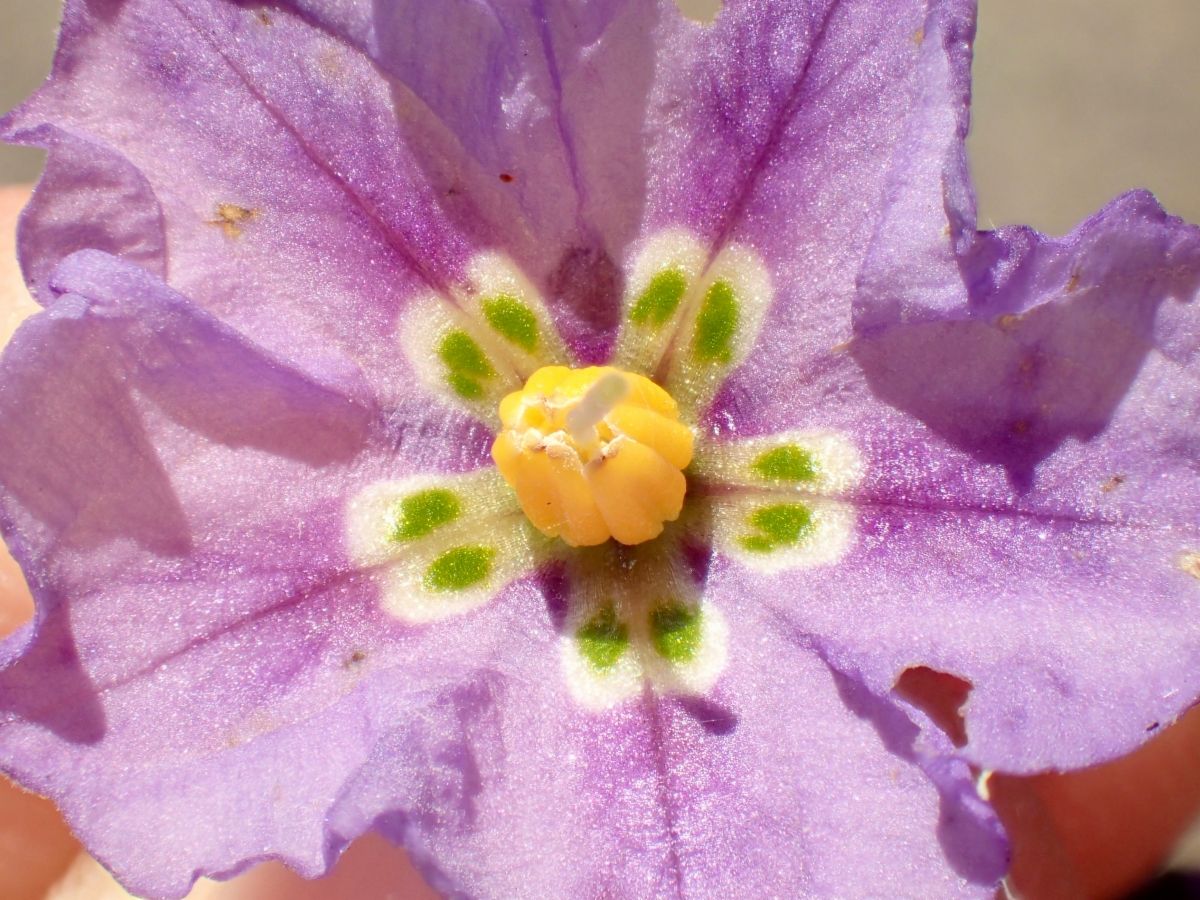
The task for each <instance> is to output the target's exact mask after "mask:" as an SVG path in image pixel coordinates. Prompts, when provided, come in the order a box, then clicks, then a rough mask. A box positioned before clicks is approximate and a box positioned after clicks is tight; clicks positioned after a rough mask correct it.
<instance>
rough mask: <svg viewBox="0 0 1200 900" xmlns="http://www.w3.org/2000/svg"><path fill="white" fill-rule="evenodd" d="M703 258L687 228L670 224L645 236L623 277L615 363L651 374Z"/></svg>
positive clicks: (668, 342) (705, 256)
mask: <svg viewBox="0 0 1200 900" xmlns="http://www.w3.org/2000/svg"><path fill="white" fill-rule="evenodd" d="M707 260H708V254H707V253H706V251H705V250H704V248H703V247H702V246H700V242H699V241H697V240H696V238H695V237H693V236H692V235H691V234H690V233H689V232H687V231H682V230H679V229H669V230H667V231H663V232H660V233H659V234H656V235H655V236H654V237H652V238H650V239H649V240H648V241H646V245H645V247H643V248H642V250H641V252H640V253H639V254H638V255H637V258H636V259H635V261H634V264H633V268H632V270H631V271H630V272H629V274H628V277H627V279H626V284H625V296H624V298H623V299H622V308H621V332H620V334H619V335H618V337H617V348H616V355H615V358H614V360H613V363H612V364H613V365H614V366H616V367H617V368H619V369H626V370H628V371H631V372H639V373H641V374H643V375H646V376H647V377H650V378H653V377H654V375H655V373H656V372H657V371H658V367H659V363H660V362H661V361H662V359H663V357H664V356H665V355H666V353H667V351H668V349H669V348H670V346H671V341H672V339H673V338H674V337H675V332H676V331H677V330H678V328H679V323H680V321H681V320H682V318H683V316H684V313H685V312H686V310H687V307H688V304H689V303H690V302H691V298H692V295H693V294H694V292H695V288H696V286H697V284H698V283H699V281H700V277H701V275H702V274H703V273H704V264H705V263H706V262H707Z"/></svg>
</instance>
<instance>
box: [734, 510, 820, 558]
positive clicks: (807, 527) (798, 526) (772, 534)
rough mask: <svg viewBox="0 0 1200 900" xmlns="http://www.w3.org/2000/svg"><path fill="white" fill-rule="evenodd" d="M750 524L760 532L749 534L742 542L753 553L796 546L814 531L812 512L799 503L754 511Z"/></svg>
mask: <svg viewBox="0 0 1200 900" xmlns="http://www.w3.org/2000/svg"><path fill="white" fill-rule="evenodd" d="M749 522H750V524H751V525H752V526H754V527H755V528H757V529H758V532H759V533H758V534H751V535H746V536H745V537H743V538H741V539H740V541H739V543H741V545H742V546H743V547H744V548H745V549H747V550H749V551H750V552H751V553H770V552H771V551H772V550H776V549H778V548H779V547H790V546H793V545H794V544H798V543H800V540H801V539H802V538H804V537H805V536H806V535H807V534H808V533H809V532H810V531H812V529H813V520H812V510H811V509H809V508H808V507H807V506H804V505H803V504H800V503H780V504H778V505H776V506H764V507H762V508H761V509H757V510H755V511H754V514H753V515H751V516H750V518H749Z"/></svg>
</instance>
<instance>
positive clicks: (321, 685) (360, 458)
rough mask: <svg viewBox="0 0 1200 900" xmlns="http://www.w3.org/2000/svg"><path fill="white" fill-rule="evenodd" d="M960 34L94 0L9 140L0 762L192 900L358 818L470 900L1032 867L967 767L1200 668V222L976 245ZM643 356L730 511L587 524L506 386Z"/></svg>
mask: <svg viewBox="0 0 1200 900" xmlns="http://www.w3.org/2000/svg"><path fill="white" fill-rule="evenodd" d="M927 7H928V8H927ZM973 28H974V4H973V3H971V2H968V0H931V2H929V3H919V2H915V0H912V2H909V0H903V2H901V0H897V2H880V0H840V2H839V0H813V2H796V0H790V2H778V3H768V2H734V0H730V2H728V3H727V5H726V7H725V9H724V10H723V11H722V12H721V14H720V15H719V16H718V18H717V19H716V21H715V23H713V24H712V25H708V26H705V25H700V24H697V23H695V22H692V21H690V20H688V19H685V18H684V17H683V16H681V15H680V14H679V13H678V11H677V10H676V8H675V6H674V5H673V4H672V3H671V2H669V0H662V2H651V0H531V2H520V0H494V2H491V3H483V2H479V0H439V2H436V3H435V2H421V0H374V2H367V0H277V2H271V3H267V4H264V5H255V4H253V3H249V2H238V0H68V3H67V9H66V13H65V21H64V24H63V31H62V38H61V43H60V48H59V54H58V57H57V59H56V62H55V68H54V72H53V75H52V77H51V79H50V81H49V83H48V84H47V85H46V87H44V88H43V89H42V91H41V92H39V93H38V94H37V95H36V96H35V97H34V98H33V99H32V100H31V101H30V102H29V103H28V104H26V105H25V106H24V107H23V108H22V109H20V110H18V111H17V112H15V113H13V114H12V115H11V116H9V117H8V118H7V119H6V120H5V122H4V134H5V136H6V137H7V138H8V139H9V140H13V141H17V142H22V143H30V144H36V145H39V146H43V147H46V148H47V149H49V151H50V158H49V163H48V166H47V171H46V175H45V177H44V178H43V180H42V183H41V185H40V186H39V188H38V191H37V193H36V195H35V198H34V201H33V203H32V205H31V207H30V208H29V209H28V210H27V212H26V214H25V216H24V219H23V220H22V226H21V233H20V237H19V243H20V253H21V259H22V264H23V266H24V270H25V273H26V277H27V280H28V282H29V284H30V286H31V289H32V290H33V292H34V294H35V296H36V298H37V299H38V300H39V302H41V303H42V305H43V306H44V307H45V308H46V309H45V312H43V313H42V314H40V315H38V316H36V317H34V318H32V319H30V320H29V321H28V322H27V323H26V324H25V325H24V326H23V327H22V329H21V330H20V331H19V332H18V334H17V336H16V337H15V338H14V340H13V342H12V344H11V345H10V346H9V347H8V349H7V350H6V351H5V354H4V356H3V360H2V362H0V527H2V529H3V533H4V537H5V540H6V541H7V542H8V545H9V547H10V548H11V550H12V552H13V554H14V556H15V557H16V558H17V559H18V560H19V561H20V563H21V565H22V567H23V568H24V571H25V573H26V575H27V578H28V580H29V582H30V586H31V588H32V590H33V593H34V596H35V599H36V602H37V616H36V618H35V621H34V622H33V623H31V624H30V625H29V626H27V627H26V628H24V629H23V630H21V631H20V632H18V633H17V634H15V635H13V636H12V637H11V638H9V639H8V640H7V641H5V642H3V643H0V665H2V666H3V667H4V668H3V669H2V670H0V709H2V710H3V719H2V724H0V767H2V768H3V769H4V770H5V771H6V772H9V773H10V774H12V775H13V776H14V777H15V778H17V779H18V780H19V781H21V782H22V783H24V784H26V785H27V786H29V787H31V788H32V789H34V790H37V791H40V792H42V793H45V794H47V795H49V796H51V797H53V798H54V799H55V800H56V801H57V802H58V803H59V805H60V806H61V808H62V809H63V811H64V812H65V813H66V815H67V817H68V818H69V820H70V821H71V823H72V825H73V827H74V828H75V829H76V831H77V832H78V833H79V835H80V837H81V838H82V839H83V840H84V842H85V844H86V845H87V846H88V848H89V849H90V850H91V851H92V852H93V853H94V854H96V855H97V856H98V857H99V858H100V859H101V860H102V861H103V862H104V863H105V864H106V865H108V866H109V867H110V868H111V869H112V870H113V871H114V872H115V873H116V874H117V876H118V877H119V878H120V879H121V880H122V881H123V882H124V883H125V884H126V885H128V886H129V887H130V889H131V890H133V891H135V892H137V893H141V894H146V895H153V896H163V897H168V896H170V897H176V896H180V895H182V894H183V893H184V892H185V891H186V890H187V889H188V886H189V885H190V884H191V882H192V881H193V880H194V879H195V878H196V877H197V876H198V875H199V874H213V875H216V876H218V877H220V876H227V875H230V874H233V873H236V872H238V871H240V870H242V869H244V868H246V867H247V866H249V865H251V864H253V863H254V862H257V861H259V860H262V859H265V858H271V857H276V858H280V859H282V860H284V861H285V862H286V863H287V864H288V865H290V866H292V867H293V868H295V869H296V870H297V871H299V872H301V873H302V874H305V875H307V876H316V875H319V874H321V873H322V872H325V871H326V870H327V869H328V868H329V866H330V865H331V864H332V861H333V860H334V859H335V858H336V856H337V854H338V853H339V852H340V850H341V849H342V848H343V847H344V846H345V845H346V844H347V843H348V842H349V841H350V840H352V839H353V838H354V837H356V836H358V835H359V834H361V833H363V832H364V831H366V830H368V829H372V828H374V829H377V830H379V831H381V832H382V833H384V834H385V835H387V836H388V837H390V838H392V839H393V840H395V841H397V842H399V843H402V844H403V845H404V846H405V847H406V848H407V849H408V851H409V853H410V854H411V856H412V857H413V859H414V860H415V862H416V863H417V864H418V866H420V867H421V869H422V870H423V872H424V873H425V875H426V877H427V878H428V879H429V881H430V883H431V884H432V885H433V886H435V888H437V889H439V890H441V891H442V892H443V893H445V894H446V895H447V896H453V897H478V898H484V897H513V896H521V897H530V898H535V897H536V898H559V897H596V898H600V897H612V898H640V897H646V898H651V897H654V898H657V897H665V896H686V897H689V898H700V897H714V898H716V897H720V898H725V897H747V898H750V897H753V898H760V897H768V896H786V897H795V896H813V897H868V896H882V895H887V896H920V897H979V898H990V897H991V896H992V894H993V891H994V886H995V883H996V881H997V880H998V879H999V878H1000V877H1001V876H1002V875H1003V873H1004V871H1005V868H1006V865H1007V847H1006V843H1005V839H1004V835H1003V833H1002V830H1001V829H1000V827H999V825H998V823H997V821H996V819H995V817H994V815H993V813H992V812H991V810H990V808H989V807H988V806H987V804H986V802H985V801H984V800H983V799H981V794H982V795H984V796H985V795H986V789H985V787H986V785H985V783H984V789H983V790H979V789H977V783H976V778H977V775H978V774H979V773H980V772H986V771H987V770H1001V771H1005V772H1032V771H1037V770H1041V769H1046V768H1066V767H1076V766H1083V765H1087V764H1090V763H1095V762H1098V761H1101V760H1105V759H1109V758H1111V757H1114V756H1117V755H1119V754H1122V753H1125V752H1127V751H1129V750H1131V749H1133V748H1134V747H1136V746H1138V745H1139V744H1140V743H1141V742H1142V741H1144V740H1145V739H1146V737H1147V736H1148V735H1149V734H1151V733H1153V731H1154V730H1155V729H1157V728H1159V727H1161V726H1162V725H1165V724H1166V723H1168V722H1170V721H1172V720H1173V719H1174V718H1175V717H1176V716H1178V715H1179V714H1180V712H1181V711H1183V710H1185V709H1187V708H1188V706H1189V705H1191V704H1192V703H1193V702H1194V701H1195V700H1196V698H1197V696H1198V695H1200V665H1198V662H1200V660H1198V657H1200V616H1197V610H1198V609H1200V516H1198V515H1197V514H1198V512H1200V430H1198V426H1197V424H1196V423H1197V416H1198V415H1200V379H1198V378H1197V371H1196V370H1197V367H1198V366H1200V325H1198V323H1197V322H1196V316H1197V308H1196V305H1195V302H1194V301H1195V298H1196V295H1197V290H1198V288H1200V230H1197V229H1196V228H1194V227H1192V226H1189V225H1186V224H1184V223H1182V222H1181V221H1180V220H1178V219H1175V218H1172V217H1169V216H1167V215H1166V214H1165V213H1164V212H1163V211H1162V209H1161V208H1160V207H1159V206H1158V204H1157V203H1156V202H1155V201H1154V199H1153V198H1152V197H1151V196H1150V195H1148V194H1145V193H1133V194H1128V195H1126V196H1124V197H1121V198H1119V199H1118V200H1116V201H1115V202H1114V203H1113V204H1111V205H1110V206H1109V207H1107V208H1106V209H1105V210H1103V211H1102V212H1101V213H1100V214H1098V215H1097V216H1095V217H1094V218H1093V219H1090V220H1089V221H1087V222H1085V223H1084V224H1083V225H1082V226H1080V228H1079V229H1078V230H1077V231H1076V232H1075V233H1073V234H1072V235H1071V236H1069V237H1067V238H1065V239H1062V240H1050V239H1047V238H1044V237H1042V236H1040V235H1037V234H1035V233H1033V232H1030V231H1028V230H1025V229H1017V228H1012V229H1002V230H1000V231H996V232H977V231H976V230H975V216H974V208H973V198H972V194H971V188H970V184H969V179H968V176H967V172H966V166H965V157H964V151H963V137H964V135H965V132H966V127H967V99H968V93H969V65H970V41H971V38H972V34H973ZM613 358H615V359H616V360H617V364H618V365H620V366H621V367H622V368H624V369H627V370H630V371H634V372H642V373H643V374H646V375H649V376H654V377H657V378H658V379H659V380H660V383H661V384H663V385H664V386H665V387H666V389H667V390H668V391H669V392H670V394H671V395H672V396H673V397H674V398H675V400H677V401H678V403H679V408H680V410H681V411H682V420H683V421H684V422H685V423H686V424H688V425H691V426H694V429H695V455H694V459H693V461H692V462H691V465H690V467H688V469H687V475H688V487H687V491H688V493H687V497H686V499H685V500H684V502H683V508H682V511H678V510H676V512H677V513H678V518H677V520H676V521H668V523H667V525H666V528H665V530H664V531H663V533H662V536H661V537H658V538H655V539H653V540H649V541H646V542H644V543H641V544H638V545H637V546H636V547H633V548H628V549H621V548H619V547H618V546H617V545H616V544H614V543H613V542H612V541H608V542H607V543H605V544H603V545H601V546H599V547H595V548H590V549H589V548H582V547H581V548H576V547H571V546H568V545H567V543H566V542H564V541H563V540H560V539H557V538H551V537H546V536H545V535H543V534H542V533H541V532H539V531H538V530H537V529H535V528H534V527H533V526H532V525H530V524H529V520H528V519H527V517H526V515H525V513H523V512H522V508H523V507H524V508H525V509H526V510H527V511H528V509H529V508H530V503H529V501H528V495H526V494H523V493H520V491H521V490H522V489H521V486H520V485H518V493H514V492H513V491H512V490H511V489H510V488H509V487H508V486H507V485H506V484H505V482H504V480H503V479H502V478H501V476H500V475H499V474H497V472H496V470H495V468H493V467H492V465H491V458H490V456H489V450H490V448H491V445H492V441H493V439H494V438H495V436H496V433H497V431H503V429H502V428H501V425H500V419H499V417H498V413H497V409H498V406H497V404H498V402H499V400H500V398H501V397H503V396H504V395H505V394H507V393H510V392H513V391H516V390H517V389H519V388H520V386H521V384H522V383H523V382H524V381H525V379H526V378H528V377H529V376H531V375H533V373H534V372H535V370H537V369H538V368H539V367H542V366H546V365H550V364H555V363H562V362H568V363H569V362H572V361H573V362H577V363H581V364H597V363H601V362H605V361H608V360H610V359H613ZM647 402H649V401H647ZM610 412H611V410H610ZM605 421H607V420H605ZM622 427H624V426H622ZM632 427H633V426H630V428H632ZM664 427H665V426H664ZM509 428H510V425H509V424H508V421H507V419H506V420H505V425H504V429H509ZM573 433H574V432H573ZM581 433H582V432H581ZM627 433H628V434H630V435H633V434H634V433H635V431H628V432H627ZM539 434H540V432H539ZM517 436H518V437H520V436H521V435H517ZM640 440H641V439H640V438H639V439H637V440H632V439H631V444H630V446H632V445H637V444H638V443H639V441H640ZM614 443H615V439H614ZM514 446H518V447H520V446H524V445H520V444H514ZM530 446H532V445H530ZM647 446H648V445H647ZM656 446H657V445H656ZM536 449H537V450H539V451H540V450H544V449H546V445H543V444H538V445H537V448H536ZM564 452H565V451H564ZM628 452H629V453H632V452H633V451H628ZM647 452H648V453H649V452H651V451H647ZM689 452H690V451H689ZM653 453H657V454H659V458H670V457H671V452H670V451H669V449H666V448H664V447H663V446H657V449H655V450H654V451H653ZM546 458H547V459H549V458H551V457H550V455H549V452H547V454H546ZM606 458H607V457H606ZM649 458H650V457H647V459H649ZM679 462H680V465H681V466H682V465H686V464H687V463H686V461H685V460H683V459H682V458H680V459H679ZM656 464H657V463H656ZM641 471H642V470H641V469H638V470H637V471H635V472H634V473H633V474H634V475H637V474H638V472H641ZM506 474H507V473H506ZM631 477H632V476H631ZM664 477H665V476H664ZM661 482H662V479H652V480H649V481H647V482H646V483H645V485H644V486H643V487H644V489H643V490H641V491H639V492H637V493H636V494H635V495H633V496H634V499H637V500H639V502H640V500H641V499H644V498H645V497H646V496H648V495H649V494H652V493H653V491H654V490H656V489H657V486H658V485H659V484H661ZM539 484H544V482H539ZM597 496H598V497H599V498H600V499H599V500H598V502H599V503H600V505H601V506H603V504H604V503H605V502H607V499H608V495H607V494H604V492H603V491H600V492H599V493H598V494H597ZM560 499H561V498H560ZM555 502H558V501H555ZM563 502H564V503H565V501H563ZM605 509H607V508H605ZM606 515H607V513H606ZM530 517H531V518H535V519H536V515H535V514H533V513H531V516H530ZM662 518H666V519H668V520H671V519H672V516H671V515H669V514H664V516H663V517H662ZM606 521H607V519H606ZM659 521H661V518H660V519H659ZM593 524H594V523H593ZM612 530H613V531H614V533H615V532H616V530H617V529H616V528H615V527H614V528H613V529H612ZM583 543H586V542H583ZM917 666H926V667H929V668H932V669H935V670H938V671H942V672H947V673H952V674H954V675H955V676H957V677H959V678H961V679H963V680H964V681H965V682H968V683H969V684H970V686H971V693H970V698H969V700H968V702H967V704H966V706H965V707H964V713H965V718H966V734H967V741H966V743H965V744H964V745H963V746H958V747H956V746H954V744H953V743H952V742H951V740H950V739H949V738H948V737H947V736H946V735H944V734H943V733H942V732H941V731H940V730H938V728H937V727H935V726H934V724H933V723H932V721H931V720H930V719H929V718H928V717H927V716H926V715H925V714H924V713H923V712H921V711H920V710H919V709H917V708H915V707H914V706H913V705H911V704H909V703H907V702H905V701H904V700H903V699H901V698H900V697H899V696H898V695H897V693H896V692H894V690H893V688H894V686H895V684H896V682H897V679H898V678H899V677H900V675H901V674H902V673H903V672H904V671H905V670H907V669H910V668H913V667H917ZM960 743H961V742H960Z"/></svg>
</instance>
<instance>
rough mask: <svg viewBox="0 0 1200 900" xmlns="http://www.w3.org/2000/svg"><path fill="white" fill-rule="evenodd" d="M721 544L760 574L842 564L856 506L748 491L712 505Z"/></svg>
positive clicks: (718, 545) (719, 547) (719, 546)
mask: <svg viewBox="0 0 1200 900" xmlns="http://www.w3.org/2000/svg"><path fill="white" fill-rule="evenodd" d="M712 517H713V518H712V528H713V537H714V539H715V542H716V548H717V550H719V551H720V552H721V553H723V554H725V555H726V556H729V557H732V558H733V559H736V560H737V561H738V562H740V563H742V564H743V565H745V566H747V567H748V568H751V569H754V570H756V571H759V572H766V573H771V572H782V571H785V570H788V569H809V568H813V567H814V566H829V565H833V564H834V563H836V562H838V561H839V560H840V559H841V558H842V557H843V556H844V555H845V553H846V550H847V549H848V547H849V545H850V538H851V536H852V535H853V533H854V523H855V521H856V519H857V518H858V513H857V511H856V510H855V508H854V507H853V506H852V505H850V504H849V503H843V502H842V501H840V500H828V499H824V498H803V499H801V498H799V497H787V496H781V495H780V494H777V493H774V492H769V491H764V492H761V493H760V492H753V493H751V492H746V493H736V494H731V495H729V496H728V497H722V498H721V499H720V500H719V501H714V502H713V504H712Z"/></svg>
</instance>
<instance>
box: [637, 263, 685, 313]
mask: <svg viewBox="0 0 1200 900" xmlns="http://www.w3.org/2000/svg"><path fill="white" fill-rule="evenodd" d="M686 290H687V279H686V278H684V277H683V273H682V272H680V271H679V270H678V269H668V270H667V271H665V272H659V273H658V274H657V275H655V276H654V277H653V278H651V279H650V284H648V285H647V286H646V289H645V290H644V291H642V296H640V297H638V299H637V303H635V304H633V309H631V310H630V311H629V321H630V322H632V323H633V324H635V325H645V324H647V323H651V322H652V323H653V324H654V325H655V326H656V327H662V326H663V325H665V324H666V323H667V320H668V319H670V318H671V316H672V315H674V314H675V310H676V309H677V308H678V307H679V301H680V300H682V299H683V292H684V291H686Z"/></svg>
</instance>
